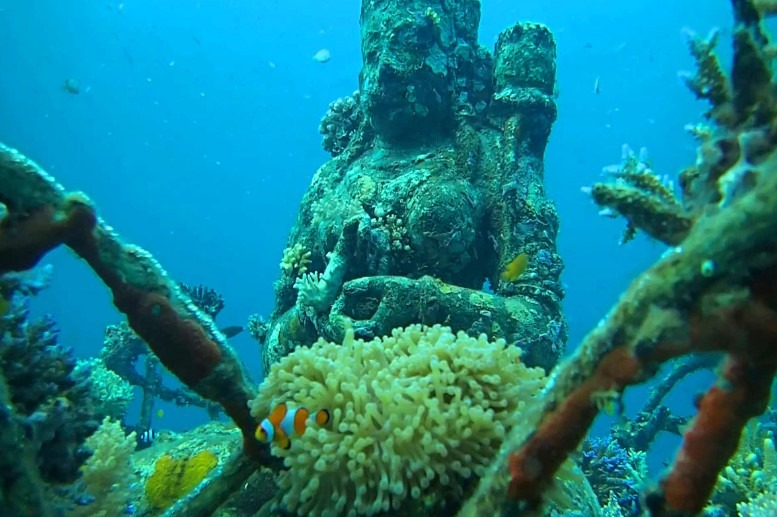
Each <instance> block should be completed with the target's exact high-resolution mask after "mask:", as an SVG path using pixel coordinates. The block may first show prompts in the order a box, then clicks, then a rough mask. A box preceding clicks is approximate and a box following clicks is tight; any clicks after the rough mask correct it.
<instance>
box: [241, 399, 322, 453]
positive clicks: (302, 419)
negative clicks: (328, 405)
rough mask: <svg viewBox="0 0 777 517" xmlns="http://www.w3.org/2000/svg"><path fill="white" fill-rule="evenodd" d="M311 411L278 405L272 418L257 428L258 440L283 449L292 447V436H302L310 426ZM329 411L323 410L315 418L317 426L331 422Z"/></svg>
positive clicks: (265, 420)
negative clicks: (275, 444) (273, 443)
mask: <svg viewBox="0 0 777 517" xmlns="http://www.w3.org/2000/svg"><path fill="white" fill-rule="evenodd" d="M309 417H310V411H308V410H307V409H306V408H304V407H298V408H289V407H288V406H287V405H286V404H278V405H277V406H276V407H275V409H273V410H272V412H271V413H270V416H268V417H267V418H265V419H264V420H262V421H261V423H260V424H259V425H258V426H257V428H256V439H257V440H259V441H260V442H262V443H272V442H275V443H277V444H278V445H279V446H280V447H281V449H288V448H289V447H291V440H290V439H289V437H291V436H301V435H302V433H304V432H305V429H306V428H307V425H308V418H309ZM329 418H330V417H329V411H327V410H326V409H322V410H320V411H317V412H316V413H315V415H314V416H313V419H314V420H315V422H316V424H317V425H320V426H321V425H326V424H327V422H329Z"/></svg>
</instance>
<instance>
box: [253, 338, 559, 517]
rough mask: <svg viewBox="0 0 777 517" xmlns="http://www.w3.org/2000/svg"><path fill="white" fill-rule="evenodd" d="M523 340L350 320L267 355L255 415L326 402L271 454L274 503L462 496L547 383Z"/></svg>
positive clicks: (299, 507)
mask: <svg viewBox="0 0 777 517" xmlns="http://www.w3.org/2000/svg"><path fill="white" fill-rule="evenodd" d="M520 353H521V352H520V350H519V349H518V348H516V347H509V346H507V345H506V344H505V342H504V341H503V340H497V341H496V342H489V341H487V340H486V339H485V337H481V338H478V339H476V338H472V337H468V336H467V335H466V334H464V333H463V332H460V333H458V334H453V333H452V332H451V331H450V329H448V328H445V327H441V326H434V327H421V326H420V325H415V326H411V327H408V328H407V329H404V330H402V329H397V330H395V331H394V332H393V333H392V335H391V336H389V337H385V338H382V339H374V340H372V341H369V342H364V341H362V340H355V339H354V336H353V331H351V330H349V331H348V332H347V334H346V337H345V340H344V342H343V344H342V345H338V344H334V343H328V342H325V341H323V340H319V341H318V342H317V343H316V344H314V345H313V346H312V347H310V348H298V349H297V350H295V351H294V352H293V353H291V354H290V355H288V356H286V357H285V358H283V359H281V361H280V362H279V363H277V364H275V365H273V367H272V369H271V370H270V372H269V375H268V376H267V378H266V379H265V381H264V383H263V384H262V386H261V387H260V390H259V394H258V396H257V398H256V399H255V400H254V401H253V402H252V403H251V413H252V415H254V416H255V417H256V418H257V419H259V420H261V419H262V418H264V417H265V416H266V415H267V414H268V413H269V411H270V409H271V408H272V407H274V406H275V405H276V404H278V403H281V402H286V403H289V404H292V405H304V406H306V407H308V408H310V409H311V410H317V409H322V408H326V409H328V410H329V411H330V413H331V415H332V421H331V422H330V423H329V424H328V425H327V426H325V427H324V428H316V427H315V426H312V425H311V426H308V429H307V430H306V431H305V433H304V435H303V436H301V437H297V438H293V439H292V445H291V448H290V449H289V450H282V449H280V448H279V447H277V446H274V447H273V452H274V453H275V454H277V455H278V456H280V457H282V458H284V460H285V461H284V462H285V464H286V466H287V467H289V470H288V471H286V472H283V473H281V474H280V479H279V485H280V487H281V491H282V500H281V502H282V504H283V506H285V507H286V509H288V510H289V511H292V512H295V513H298V514H300V515H340V514H342V515H345V514H346V513H347V514H348V515H373V514H376V513H379V512H381V511H389V510H393V511H400V510H401V511H409V508H411V507H414V506H415V507H418V506H420V507H423V506H424V505H425V504H428V502H429V500H427V497H428V496H430V495H431V494H435V495H440V494H445V493H447V494H448V497H449V499H451V500H452V501H459V500H460V498H461V497H462V495H463V494H462V488H463V487H464V486H466V484H467V481H468V480H472V479H474V478H476V477H478V476H480V475H481V474H482V473H483V471H484V468H485V466H486V465H487V464H488V463H489V461H490V459H491V458H492V457H493V455H494V454H495V453H496V451H497V450H498V449H499V447H500V445H501V442H502V439H503V437H504V436H505V433H506V432H507V431H508V430H509V429H510V428H511V427H512V425H513V424H514V423H515V421H514V418H515V417H516V415H518V414H520V411H521V409H522V408H523V407H524V406H525V405H526V404H527V403H529V402H530V401H531V399H532V398H533V397H534V396H535V395H536V394H537V392H538V391H539V390H540V389H541V388H542V387H543V385H544V383H545V377H544V373H543V371H542V369H540V368H528V367H526V366H525V365H524V364H523V363H521V361H520Z"/></svg>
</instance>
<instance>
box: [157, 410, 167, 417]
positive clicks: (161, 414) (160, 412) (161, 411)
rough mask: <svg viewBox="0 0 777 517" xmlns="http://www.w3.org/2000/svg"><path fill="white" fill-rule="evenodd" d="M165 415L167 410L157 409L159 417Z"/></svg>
mask: <svg viewBox="0 0 777 517" xmlns="http://www.w3.org/2000/svg"><path fill="white" fill-rule="evenodd" d="M163 416H165V410H164V409H157V411H156V417H157V418H162V417H163Z"/></svg>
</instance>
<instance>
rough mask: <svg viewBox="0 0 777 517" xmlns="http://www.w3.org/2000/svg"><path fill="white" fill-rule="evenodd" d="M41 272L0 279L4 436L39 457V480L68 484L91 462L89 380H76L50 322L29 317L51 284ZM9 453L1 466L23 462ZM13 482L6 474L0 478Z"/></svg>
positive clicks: (68, 353) (92, 417)
mask: <svg viewBox="0 0 777 517" xmlns="http://www.w3.org/2000/svg"><path fill="white" fill-rule="evenodd" d="M46 273H47V270H45V269H43V270H42V271H39V272H37V273H35V274H32V273H28V274H8V275H4V276H0V296H2V298H3V299H4V300H5V301H6V302H7V308H6V310H5V313H4V314H2V315H1V316H0V381H3V382H4V385H5V386H4V388H5V390H4V393H3V395H4V397H3V398H4V401H5V404H3V406H4V407H3V408H2V414H3V415H2V416H3V426H4V429H3V432H4V433H14V430H17V432H16V434H17V435H19V434H21V435H22V436H23V438H24V440H25V442H26V444H25V446H24V450H25V452H26V453H28V454H30V455H33V454H34V456H35V462H36V464H37V468H38V470H39V474H40V477H41V479H43V480H45V481H50V482H57V483H67V482H72V481H74V480H75V479H76V478H77V477H78V475H79V468H80V466H81V465H82V464H83V462H84V461H85V460H86V459H87V458H88V457H89V454H90V452H89V450H88V449H87V448H86V446H85V445H84V440H85V439H86V438H87V437H88V436H89V435H91V434H92V433H93V432H94V430H95V429H96V428H97V424H98V423H99V419H100V415H97V414H95V412H94V409H93V404H92V401H91V399H90V397H89V385H88V382H89V381H88V378H87V376H86V375H84V376H80V377H77V376H75V375H73V368H74V367H75V358H74V357H73V354H72V351H71V350H69V349H66V348H63V347H62V346H60V345H59V343H58V342H57V329H56V325H55V324H54V321H53V320H52V319H51V318H50V317H48V316H45V317H40V318H34V319H33V318H31V317H30V308H29V304H30V298H31V297H32V296H34V295H35V294H37V292H38V291H40V290H41V289H42V288H44V287H45V286H46V284H47V282H46V278H47V276H45V275H46ZM13 454H14V452H13V451H11V450H4V451H2V452H0V455H3V456H6V457H0V464H2V465H9V464H11V465H12V464H13V463H14V461H19V458H13V457H8V456H9V455H13ZM8 476H13V473H12V472H8V471H5V472H3V474H0V478H2V477H8Z"/></svg>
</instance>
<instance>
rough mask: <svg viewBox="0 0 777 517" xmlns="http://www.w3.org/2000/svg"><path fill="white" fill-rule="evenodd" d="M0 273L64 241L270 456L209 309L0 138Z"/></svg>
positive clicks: (168, 363)
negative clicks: (258, 439) (259, 439)
mask: <svg viewBox="0 0 777 517" xmlns="http://www.w3.org/2000/svg"><path fill="white" fill-rule="evenodd" d="M0 204H2V206H3V207H4V210H0V214H3V215H2V218H0V274H2V273H5V272H8V271H21V270H25V269H29V268H31V267H33V266H34V265H35V264H37V263H38V261H40V259H41V258H42V257H43V256H44V255H45V254H46V253H48V252H49V251H51V250H52V249H54V248H56V247H58V246H60V245H66V246H68V247H69V248H71V249H72V250H73V251H74V252H75V253H76V254H78V256H80V257H81V258H82V259H84V260H85V261H86V262H87V263H88V264H89V266H90V267H91V268H92V269H93V270H94V271H95V273H97V275H98V276H99V277H100V278H101V279H102V281H103V282H104V283H105V285H106V286H108V287H109V288H110V289H111V292H112V293H113V302H114V304H115V305H116V307H117V308H118V309H119V310H120V311H121V312H123V313H124V314H125V315H126V316H127V320H128V322H129V325H130V327H132V329H133V330H134V331H135V332H136V333H137V334H138V336H140V337H141V338H143V340H144V341H146V343H148V345H149V347H150V348H151V350H152V351H153V352H154V353H155V354H156V355H157V357H159V359H160V361H161V362H162V364H164V365H165V367H167V369H168V370H170V371H171V372H172V373H173V374H175V375H176V376H177V377H178V378H179V379H180V380H181V381H183V382H184V383H185V384H186V385H187V386H188V387H189V388H191V389H192V390H194V391H195V392H197V393H198V394H199V395H200V396H202V397H204V398H207V399H209V400H213V401H215V402H218V403H219V404H221V406H222V407H223V408H224V410H225V412H226V413H227V414H228V415H229V416H230V417H231V418H232V419H233V420H234V421H235V423H236V424H237V426H238V427H239V428H240V429H241V430H242V431H243V434H244V437H245V440H244V446H245V448H246V450H247V452H249V453H250V454H251V455H252V456H253V457H255V458H257V459H259V460H260V461H262V462H264V463H268V462H271V461H272V458H271V457H270V456H269V453H268V451H267V449H266V448H264V447H261V446H260V444H258V443H257V442H256V441H255V440H254V438H253V432H254V423H253V420H252V418H251V415H250V414H249V411H248V406H247V402H248V400H249V399H250V398H252V397H253V394H254V386H253V385H252V383H251V382H250V381H249V379H248V376H247V375H245V372H244V371H243V366H242V364H241V363H240V361H239V360H238V358H237V356H236V355H235V353H234V351H233V350H232V349H231V347H230V346H229V345H228V344H227V342H226V339H225V337H224V336H223V335H222V334H221V332H219V330H218V329H217V328H216V326H215V325H214V324H213V321H212V320H211V318H210V317H208V315H207V314H205V313H204V312H203V311H201V310H200V309H198V308H197V307H196V306H195V304H193V303H192V301H191V299H190V297H189V296H188V295H187V294H186V293H185V292H184V291H183V290H182V289H181V287H180V286H179V285H178V284H177V283H176V282H174V281H172V280H171V279H170V278H169V277H168V275H167V273H166V272H165V270H164V269H163V268H162V267H161V266H160V265H159V263H158V262H156V260H154V258H153V257H152V256H151V255H150V254H149V253H148V252H146V251H145V250H143V249H141V248H139V247H137V246H132V245H128V244H125V243H123V242H122V241H121V240H120V239H119V237H118V235H117V234H116V233H115V232H114V231H113V229H112V228H110V227H109V226H108V225H107V224H105V223H104V222H103V221H102V220H101V219H100V218H99V217H98V216H97V213H96V210H95V207H94V205H93V204H92V202H91V201H90V200H89V199H88V198H87V197H86V196H85V195H84V194H81V193H66V192H65V190H64V189H63V188H62V186H60V185H59V184H57V183H56V181H55V180H54V179H53V178H52V177H50V176H49V175H48V174H46V172H44V171H43V170H42V169H41V168H40V167H38V165H36V164H35V163H33V162H32V161H31V160H29V159H28V158H26V157H24V156H23V155H22V154H21V153H19V152H18V151H15V150H13V149H10V148H8V147H5V146H2V145H0Z"/></svg>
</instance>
